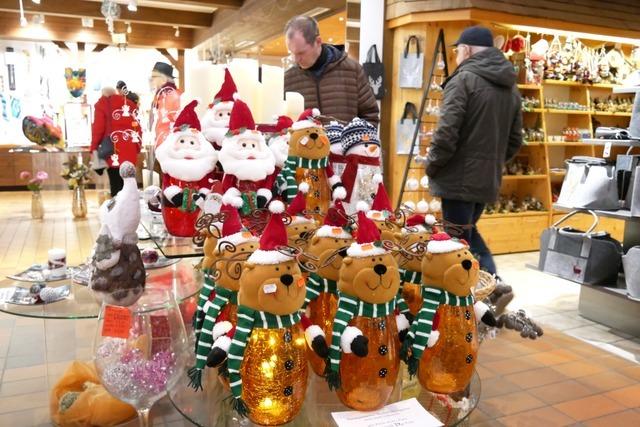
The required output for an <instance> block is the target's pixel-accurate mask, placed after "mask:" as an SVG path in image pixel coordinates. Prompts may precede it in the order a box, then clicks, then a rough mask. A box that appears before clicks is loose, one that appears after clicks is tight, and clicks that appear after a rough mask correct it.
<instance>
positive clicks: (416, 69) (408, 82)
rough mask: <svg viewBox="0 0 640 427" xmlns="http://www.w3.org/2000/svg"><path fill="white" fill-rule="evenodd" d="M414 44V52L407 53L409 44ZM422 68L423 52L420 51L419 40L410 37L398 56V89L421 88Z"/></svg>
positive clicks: (415, 37)
mask: <svg viewBox="0 0 640 427" xmlns="http://www.w3.org/2000/svg"><path fill="white" fill-rule="evenodd" d="M412 41H413V42H415V45H416V51H415V52H414V53H412V52H409V48H410V46H411V42H412ZM423 67H424V52H422V51H421V50H420V40H418V36H410V37H409V39H408V40H407V44H406V45H405V47H404V51H403V52H402V54H401V55H400V67H399V68H400V69H399V73H398V74H399V75H400V87H402V88H415V89H421V88H422V70H423Z"/></svg>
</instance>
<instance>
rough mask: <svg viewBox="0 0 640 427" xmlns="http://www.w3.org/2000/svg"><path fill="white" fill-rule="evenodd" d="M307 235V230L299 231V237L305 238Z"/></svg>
mask: <svg viewBox="0 0 640 427" xmlns="http://www.w3.org/2000/svg"><path fill="white" fill-rule="evenodd" d="M307 237H309V232H308V231H303V232H302V233H300V238H301V239H306V238H307Z"/></svg>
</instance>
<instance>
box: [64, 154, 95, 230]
mask: <svg viewBox="0 0 640 427" xmlns="http://www.w3.org/2000/svg"><path fill="white" fill-rule="evenodd" d="M63 165H64V169H63V170H62V173H61V174H60V176H62V178H64V179H65V180H66V181H67V185H68V186H69V189H70V190H73V203H72V205H71V212H72V213H73V216H74V217H75V218H84V217H86V216H87V198H86V196H85V194H84V187H85V186H86V185H87V184H89V183H90V182H91V177H90V176H89V175H90V174H91V163H89V164H84V163H82V162H81V161H80V160H79V159H78V157H77V156H70V157H69V161H67V162H64V163H63Z"/></svg>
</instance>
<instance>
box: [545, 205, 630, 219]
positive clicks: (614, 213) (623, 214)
mask: <svg viewBox="0 0 640 427" xmlns="http://www.w3.org/2000/svg"><path fill="white" fill-rule="evenodd" d="M553 209H554V210H558V211H561V212H563V213H567V212H571V211H575V210H578V211H585V212H586V211H587V210H588V209H574V208H570V207H568V206H562V205H559V204H558V203H554V204H553ZM593 211H594V212H595V213H596V214H597V215H598V216H603V217H606V218H613V219H622V220H625V221H637V222H640V217H638V216H631V211H630V210H628V209H618V210H611V211H603V210H600V209H593Z"/></svg>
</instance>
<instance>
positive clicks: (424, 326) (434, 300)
mask: <svg viewBox="0 0 640 427" xmlns="http://www.w3.org/2000/svg"><path fill="white" fill-rule="evenodd" d="M443 304H446V305H451V306H456V307H466V306H470V305H473V295H467V296H466V297H459V296H457V295H454V294H452V293H450V292H447V291H445V290H444V289H440V288H436V287H432V286H424V287H423V288H422V308H421V309H420V311H419V312H418V315H417V316H416V319H415V320H414V321H413V324H412V325H411V329H410V330H409V334H408V335H407V339H408V340H409V343H411V349H412V357H413V358H414V359H415V360H420V358H421V357H422V353H423V352H424V349H425V348H426V347H427V342H428V341H429V336H430V335H431V329H432V328H433V318H434V316H435V315H436V311H437V310H438V307H440V305H443Z"/></svg>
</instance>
